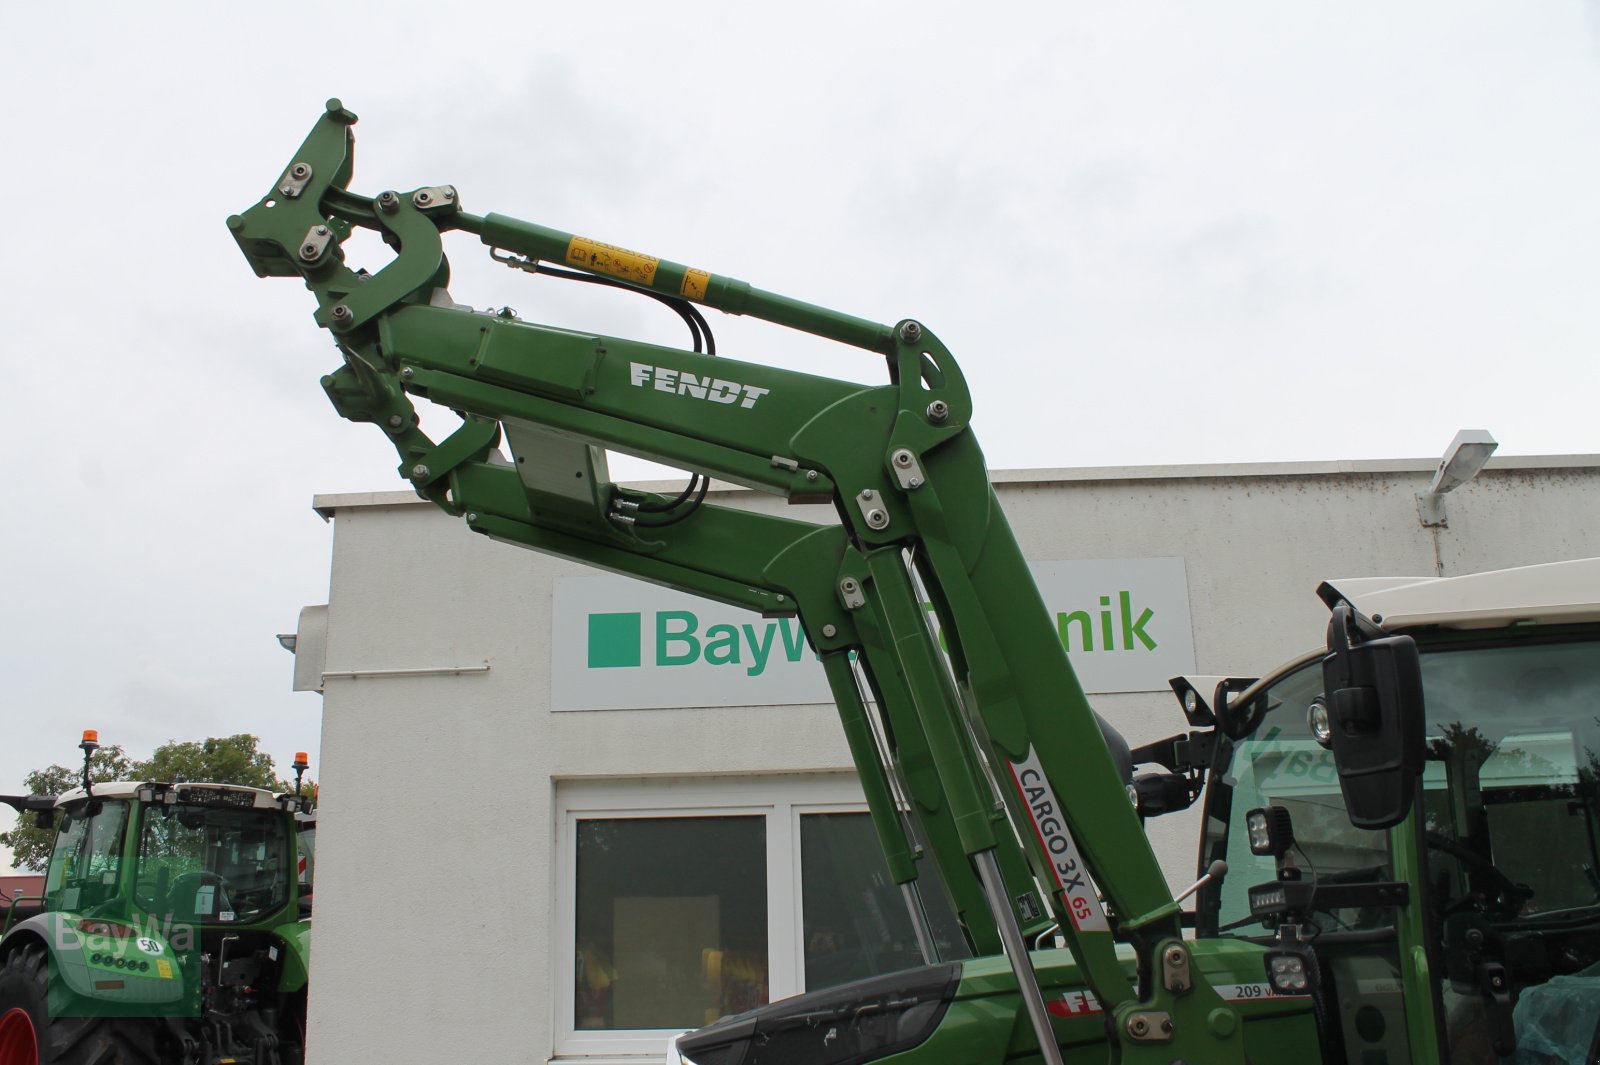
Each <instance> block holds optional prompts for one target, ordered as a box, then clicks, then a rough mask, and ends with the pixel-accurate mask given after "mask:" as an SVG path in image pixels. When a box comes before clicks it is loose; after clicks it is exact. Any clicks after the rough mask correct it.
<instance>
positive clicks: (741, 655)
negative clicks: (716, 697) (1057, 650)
mask: <svg viewBox="0 0 1600 1065" xmlns="http://www.w3.org/2000/svg"><path fill="white" fill-rule="evenodd" d="M928 609H929V610H932V609H933V608H932V606H928ZM1136 610H1137V611H1138V612H1137V613H1136V612H1135V611H1136ZM1155 616H1156V612H1155V611H1154V610H1152V609H1150V608H1149V607H1144V608H1142V609H1141V608H1137V607H1136V606H1135V604H1134V601H1133V593H1131V592H1128V591H1119V592H1117V593H1116V601H1115V604H1113V602H1112V597H1111V596H1110V595H1102V596H1100V609H1099V610H1098V611H1093V612H1091V611H1089V610H1073V611H1070V612H1069V611H1058V612H1056V613H1055V621H1056V632H1057V633H1058V634H1059V635H1060V637H1061V645H1062V646H1063V647H1065V648H1066V649H1067V650H1068V651H1071V652H1075V653H1083V652H1099V651H1138V650H1141V649H1143V650H1145V651H1154V650H1155V649H1156V647H1157V646H1158V644H1157V642H1156V639H1155V637H1154V636H1152V635H1151V633H1150V632H1149V625H1150V623H1151V621H1152V620H1154V618H1155ZM647 650H648V652H649V653H648V655H647V653H646V652H647ZM805 654H806V640H805V633H804V630H803V629H802V628H801V627H800V622H799V620H798V619H797V618H776V619H773V620H770V621H763V622H757V623H754V624H750V623H747V624H742V625H730V624H723V623H719V624H715V625H707V626H705V627H704V629H702V628H701V622H700V618H699V616H698V615H696V614H695V613H694V611H692V610H657V611H654V612H653V613H651V614H650V633H649V643H648V645H647V643H646V629H645V614H644V613H642V612H640V611H629V612H621V613H605V614H590V615H589V649H588V665H589V668H590V669H621V668H628V667H637V666H642V665H643V664H644V662H645V660H646V658H647V657H648V658H649V659H650V661H652V662H654V664H655V665H657V666H689V665H694V664H695V663H697V662H704V663H705V664H706V665H711V666H739V667H742V668H743V669H744V671H745V672H746V673H747V674H749V675H750V676H752V677H759V676H761V675H762V674H763V673H765V672H766V671H767V667H768V666H769V665H770V664H773V663H774V662H790V663H794V662H799V661H800V660H801V658H802V657H803V656H804V655H805Z"/></svg>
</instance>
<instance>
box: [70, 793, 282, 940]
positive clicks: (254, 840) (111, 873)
mask: <svg viewBox="0 0 1600 1065" xmlns="http://www.w3.org/2000/svg"><path fill="white" fill-rule="evenodd" d="M57 807H58V809H59V810H60V811H61V815H60V816H61V822H60V826H59V829H58V832H57V835H56V845H55V850H54V852H53V853H52V855H51V858H50V867H49V872H48V873H47V874H46V878H45V892H46V896H47V899H48V906H49V908H50V909H52V910H57V911H75V912H85V913H93V914H95V915H96V916H99V915H101V913H100V911H101V910H102V909H104V910H105V913H106V914H107V915H110V914H112V913H113V912H114V913H115V914H116V915H119V916H124V917H127V916H133V915H134V914H135V913H137V914H138V915H141V916H143V917H148V918H152V919H154V920H155V921H156V923H157V924H158V925H159V924H164V923H168V922H177V923H185V924H195V925H228V924H235V923H250V922H253V921H256V920H259V919H260V918H262V917H263V916H265V915H269V914H272V913H274V912H276V911H278V910H281V909H282V908H283V907H284V905H285V904H286V902H287V901H288V899H289V898H290V891H291V884H292V882H293V879H294V874H293V873H292V871H291V870H292V866H293V864H294V863H295V862H296V860H297V858H296V840H295V838H294V835H293V833H292V831H291V828H290V825H289V822H288V819H286V818H285V817H284V811H283V809H282V807H281V805H280V804H279V801H278V799H277V798H276V797H275V796H274V795H273V794H272V793H271V792H268V791H263V790H261V789H259V788H243V787H232V786H224V785H218V784H163V783H153V782H145V783H134V782H128V783H117V784H101V785H97V786H96V787H95V789H94V792H93V794H92V795H91V794H89V793H87V792H85V791H83V790H82V789H79V790H75V791H70V792H67V793H66V794H65V795H62V796H61V797H60V798H59V799H58V800H57ZM128 858H131V859H132V862H131V868H129V867H127V866H128V865H129V864H130V863H128ZM124 884H126V885H127V887H128V888H129V890H127V891H124V890H123V886H124Z"/></svg>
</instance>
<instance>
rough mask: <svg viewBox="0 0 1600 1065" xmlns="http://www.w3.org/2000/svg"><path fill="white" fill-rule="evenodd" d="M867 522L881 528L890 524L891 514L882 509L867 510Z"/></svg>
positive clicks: (875, 527)
mask: <svg viewBox="0 0 1600 1065" xmlns="http://www.w3.org/2000/svg"><path fill="white" fill-rule="evenodd" d="M867 524H868V525H870V526H871V527H872V528H874V529H881V528H883V527H884V526H885V525H887V524H889V515H887V514H885V513H884V512H883V511H881V510H869V511H867Z"/></svg>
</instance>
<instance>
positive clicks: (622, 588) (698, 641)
mask: <svg viewBox="0 0 1600 1065" xmlns="http://www.w3.org/2000/svg"><path fill="white" fill-rule="evenodd" d="M1029 565H1030V566H1031V568H1032V570H1033V578H1034V580H1035V581H1036V582H1037V583H1038V585H1039V591H1040V592H1041V594H1043V596H1044V601H1045V605H1046V606H1047V607H1048V608H1049V610H1050V613H1051V616H1052V617H1053V618H1054V620H1055V625H1056V631H1057V632H1058V633H1059V634H1060V636H1061V642H1062V644H1063V645H1064V646H1065V647H1066V648H1067V652H1068V654H1069V656H1070V657H1071V659H1072V666H1073V668H1074V669H1075V670H1077V673H1078V677H1079V679H1080V680H1081V681H1082V683H1083V687H1084V690H1085V691H1088V692H1091V693H1099V692H1132V691H1162V690H1165V689H1166V687H1167V680H1168V678H1170V677H1174V676H1177V675H1179V674H1183V673H1193V672H1194V637H1193V633H1192V631H1191V629H1190V622H1189V591H1188V581H1187V578H1186V576H1185V573H1184V568H1183V559H1181V558H1133V559H1094V560H1083V561H1074V562H1033V563H1030V564H1029ZM553 621H554V624H553V626H552V629H553V636H552V640H551V661H550V706H551V709H553V710H633V709H647V708H667V707H687V706H776V705H783V704H793V703H831V702H832V701H833V698H832V696H831V695H830V694H829V691H828V682H827V679H826V678H825V677H824V676H823V672H822V665H821V663H820V662H819V661H818V660H817V656H816V654H815V653H814V652H813V651H812V650H811V648H810V647H809V646H807V644H806V638H805V633H804V631H803V630H802V629H801V627H800V622H799V619H797V618H763V617H761V616H759V615H757V614H753V613H751V612H749V611H745V610H739V609H737V608H735V607H728V606H723V605H722V604H720V603H713V602H710V601H709V600H705V599H700V598H698V597H695V596H692V595H685V594H683V593H682V592H674V591H670V590H668V589H665V588H658V587H656V586H655V585H653V584H645V583H644V582H642V581H635V580H631V579H629V578H627V577H613V576H599V577H562V578H558V579H557V580H556V586H555V606H554V618H553Z"/></svg>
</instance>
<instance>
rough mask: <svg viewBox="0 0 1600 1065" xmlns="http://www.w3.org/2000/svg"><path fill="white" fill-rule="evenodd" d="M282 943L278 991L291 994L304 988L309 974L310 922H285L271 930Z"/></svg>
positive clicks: (306, 920)
mask: <svg viewBox="0 0 1600 1065" xmlns="http://www.w3.org/2000/svg"><path fill="white" fill-rule="evenodd" d="M272 934H273V935H275V936H277V937H278V939H279V940H281V941H282V943H283V949H284V958H283V965H282V966H281V967H280V969H279V970H278V971H279V977H278V990H279V991H281V992H284V993H286V994H287V993H293V992H295V991H298V990H300V989H301V988H302V987H305V986H306V984H307V982H308V981H309V979H310V973H311V921H310V919H309V918H307V919H305V920H300V921H286V922H284V923H283V924H280V925H277V926H275V927H274V928H273V929H272Z"/></svg>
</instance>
